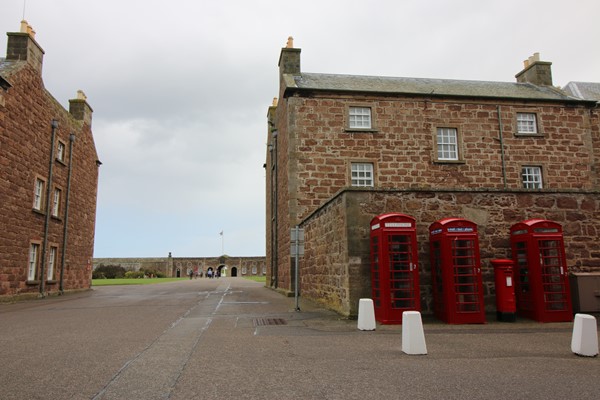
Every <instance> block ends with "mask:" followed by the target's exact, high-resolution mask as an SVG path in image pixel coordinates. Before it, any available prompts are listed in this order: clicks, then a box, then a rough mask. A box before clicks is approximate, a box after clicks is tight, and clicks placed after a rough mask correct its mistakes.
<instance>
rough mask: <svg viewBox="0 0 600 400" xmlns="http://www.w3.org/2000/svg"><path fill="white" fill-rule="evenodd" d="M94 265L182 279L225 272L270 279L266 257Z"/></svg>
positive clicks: (119, 261) (130, 260)
mask: <svg viewBox="0 0 600 400" xmlns="http://www.w3.org/2000/svg"><path fill="white" fill-rule="evenodd" d="M93 263H94V269H96V268H98V267H99V266H101V265H118V266H121V267H123V268H124V269H125V270H127V271H139V270H146V271H148V270H155V271H161V272H163V273H164V274H165V275H166V276H167V277H181V278H183V277H186V276H188V275H189V272H190V271H193V272H194V274H198V275H200V274H201V275H202V276H206V273H207V272H208V270H209V269H211V270H212V271H222V272H223V271H225V273H226V275H227V276H265V275H266V261H265V257H229V256H221V257H163V258H160V257H158V258H94V260H93ZM224 267H226V268H225V269H223V268H224ZM234 274H235V275H234Z"/></svg>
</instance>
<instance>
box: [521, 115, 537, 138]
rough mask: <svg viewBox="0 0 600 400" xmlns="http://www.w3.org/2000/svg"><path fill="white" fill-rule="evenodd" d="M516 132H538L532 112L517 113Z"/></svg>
mask: <svg viewBox="0 0 600 400" xmlns="http://www.w3.org/2000/svg"><path fill="white" fill-rule="evenodd" d="M517 133H521V134H530V135H535V134H537V133H538V130H537V120H536V115H535V114H534V113H517Z"/></svg>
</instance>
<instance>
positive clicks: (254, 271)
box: [252, 265, 258, 275]
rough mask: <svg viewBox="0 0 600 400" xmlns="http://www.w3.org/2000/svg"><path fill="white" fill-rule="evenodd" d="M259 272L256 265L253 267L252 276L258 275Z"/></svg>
mask: <svg viewBox="0 0 600 400" xmlns="http://www.w3.org/2000/svg"><path fill="white" fill-rule="evenodd" d="M257 271H258V270H257V269H256V265H253V266H252V275H256V272H257Z"/></svg>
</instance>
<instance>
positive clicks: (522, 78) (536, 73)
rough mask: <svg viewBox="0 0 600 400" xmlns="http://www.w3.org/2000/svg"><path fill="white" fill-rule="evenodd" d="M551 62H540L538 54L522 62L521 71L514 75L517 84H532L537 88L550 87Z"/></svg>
mask: <svg viewBox="0 0 600 400" xmlns="http://www.w3.org/2000/svg"><path fill="white" fill-rule="evenodd" d="M551 65H552V63H551V62H548V61H540V53H534V54H533V56H531V57H529V58H528V59H527V60H525V61H523V70H522V71H521V72H519V73H518V74H517V75H515V78H517V82H519V83H532V84H534V85H538V86H552V69H551V68H550V66H551Z"/></svg>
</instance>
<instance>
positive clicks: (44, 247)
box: [40, 119, 58, 297]
mask: <svg viewBox="0 0 600 400" xmlns="http://www.w3.org/2000/svg"><path fill="white" fill-rule="evenodd" d="M50 126H51V127H52V135H51V138H50V166H49V167H48V187H47V188H46V221H45V222H44V242H43V244H42V262H41V266H40V297H45V294H44V289H45V285H44V283H45V282H46V277H45V276H44V274H45V271H44V270H45V266H46V251H47V248H48V230H49V228H50V195H51V194H52V169H53V167H54V140H55V138H56V129H57V128H58V121H57V120H55V119H53V120H52V122H50Z"/></svg>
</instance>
